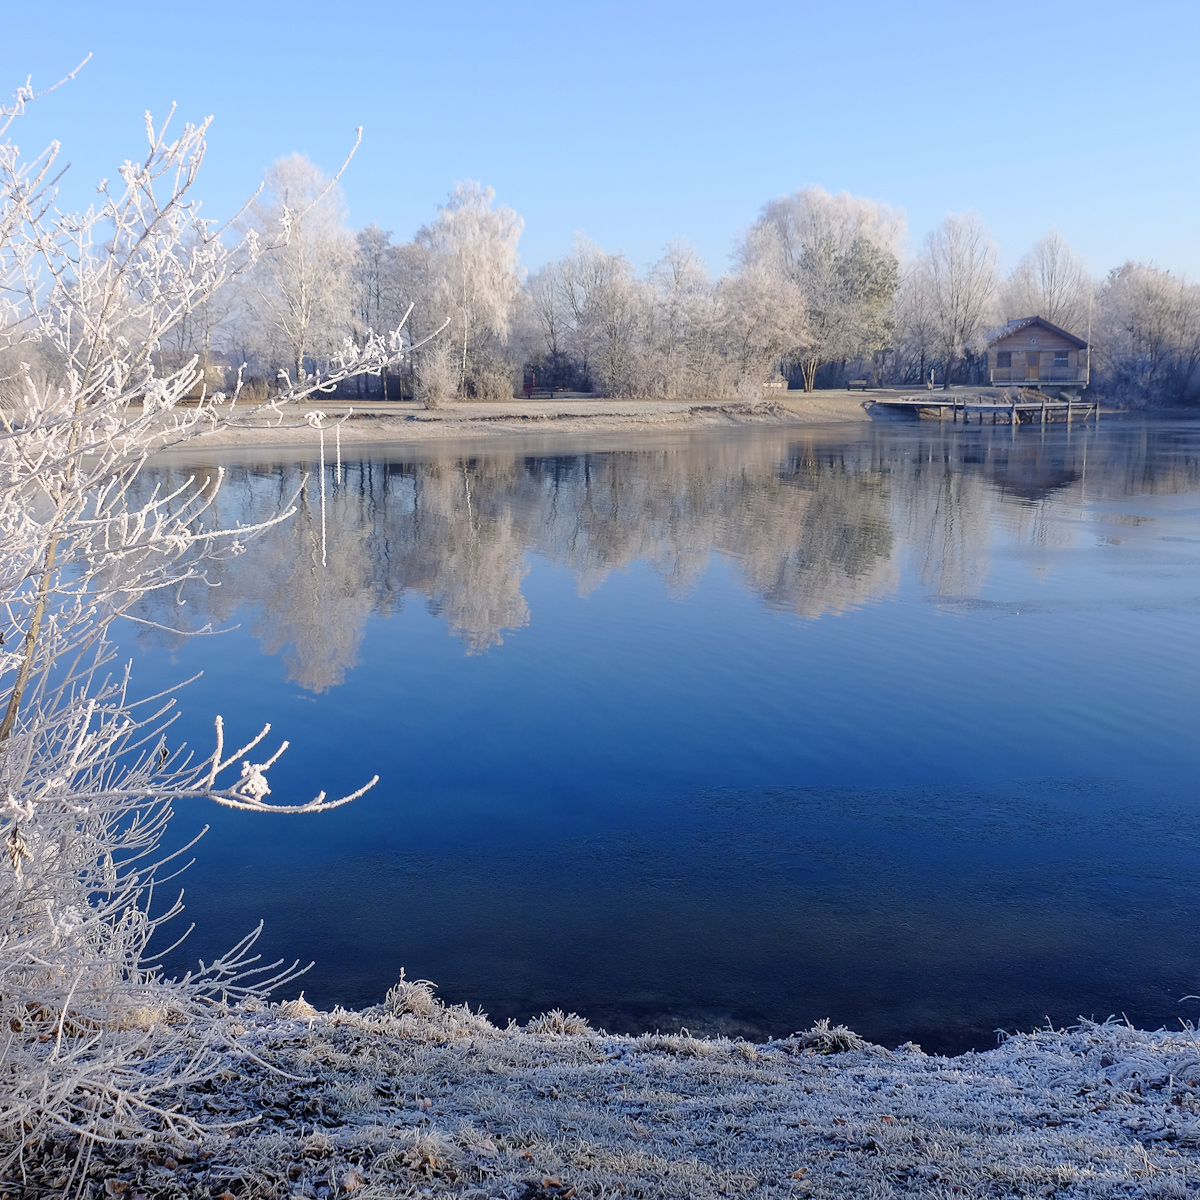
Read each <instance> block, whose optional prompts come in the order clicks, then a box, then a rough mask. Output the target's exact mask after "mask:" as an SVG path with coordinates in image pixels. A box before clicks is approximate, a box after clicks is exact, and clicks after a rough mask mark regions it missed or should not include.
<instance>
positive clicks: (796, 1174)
mask: <svg viewBox="0 0 1200 1200" xmlns="http://www.w3.org/2000/svg"><path fill="white" fill-rule="evenodd" d="M807 1174H808V1168H807V1167H801V1168H800V1170H798V1171H793V1172H792V1178H793V1179H803V1178H804V1176H805V1175H807Z"/></svg>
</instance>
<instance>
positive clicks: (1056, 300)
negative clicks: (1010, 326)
mask: <svg viewBox="0 0 1200 1200" xmlns="http://www.w3.org/2000/svg"><path fill="white" fill-rule="evenodd" d="M1093 291H1094V288H1093V284H1092V280H1091V278H1090V277H1089V275H1088V273H1087V269H1086V268H1085V267H1084V265H1083V260H1082V259H1080V258H1079V256H1078V255H1077V254H1076V253H1075V252H1074V251H1073V250H1072V249H1071V247H1070V246H1069V245H1067V243H1066V242H1065V241H1064V240H1063V239H1062V237H1061V236H1060V234H1059V232H1058V230H1057V229H1052V230H1050V232H1049V233H1048V234H1046V236H1045V237H1043V238H1042V239H1040V240H1039V241H1038V242H1037V243H1036V244H1035V245H1034V247H1033V249H1032V250H1030V251H1029V253H1028V254H1026V255H1025V256H1024V258H1022V259H1021V261H1020V262H1019V263H1018V264H1017V267H1016V270H1015V271H1013V273H1012V274H1011V275H1010V276H1009V277H1008V278H1007V279H1006V280H1005V281H1004V286H1003V287H1002V288H1001V289H1000V302H1001V307H1002V310H1003V316H1004V319H1005V320H1014V319H1017V318H1020V317H1032V316H1038V317H1045V319H1046V320H1047V321H1049V322H1050V323H1051V324H1052V325H1057V326H1058V327H1059V328H1060V329H1066V330H1067V331H1068V332H1070V333H1074V334H1076V335H1080V334H1082V333H1084V331H1085V330H1086V329H1087V323H1088V318H1089V315H1090V312H1091V308H1092V303H1093Z"/></svg>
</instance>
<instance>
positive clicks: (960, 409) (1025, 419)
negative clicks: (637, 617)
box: [870, 393, 1100, 425]
mask: <svg viewBox="0 0 1200 1200" xmlns="http://www.w3.org/2000/svg"><path fill="white" fill-rule="evenodd" d="M870 403H871V405H872V406H875V405H878V406H879V407H880V408H886V409H889V410H891V411H893V412H911V413H913V414H914V415H916V416H918V417H920V416H922V415H923V414H925V413H929V414H930V415H932V416H936V417H937V419H938V420H941V421H945V420H947V418H948V419H950V420H952V421H957V420H958V419H959V415H960V414H961V416H962V420H963V424H964V425H967V424H970V423H971V419H972V417H974V418H976V424H979V425H984V424H988V423H990V424H992V425H1021V424H1026V425H1047V424H1049V423H1051V422H1053V421H1065V422H1066V423H1067V424H1068V425H1070V424H1071V423H1072V422H1073V421H1086V420H1088V419H1089V418H1091V420H1092V421H1099V420H1100V404H1099V402H1098V401H1095V400H1077V399H1075V398H1073V397H1070V396H1064V397H1061V398H1060V397H1057V396H1047V395H1031V396H1020V395H1018V396H1016V397H1015V398H1008V397H994V396H979V395H976V396H965V395H957V396H956V395H953V394H948V395H946V396H944V397H940V398H939V397H938V396H937V394H936V393H927V394H925V395H915V396H913V395H908V396H894V397H892V396H889V397H886V398H884V397H878V396H875V397H872V398H871V401H870Z"/></svg>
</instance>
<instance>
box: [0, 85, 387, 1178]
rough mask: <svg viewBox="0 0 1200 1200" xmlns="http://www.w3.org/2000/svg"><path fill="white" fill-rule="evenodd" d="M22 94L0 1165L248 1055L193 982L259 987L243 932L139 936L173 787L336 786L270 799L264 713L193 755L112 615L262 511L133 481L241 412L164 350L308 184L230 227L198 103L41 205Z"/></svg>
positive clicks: (6, 139) (167, 582) (2, 757)
mask: <svg viewBox="0 0 1200 1200" xmlns="http://www.w3.org/2000/svg"><path fill="white" fill-rule="evenodd" d="M32 98H33V93H32V91H31V90H30V89H29V88H28V87H26V88H22V89H21V90H20V91H19V92H18V93H17V98H16V101H15V102H14V103H13V104H11V105H9V106H8V107H6V108H3V109H0V627H2V631H3V635H4V636H3V642H2V644H0V1019H2V1021H3V1025H4V1029H5V1040H4V1042H3V1044H2V1045H0V1144H2V1145H3V1147H4V1149H3V1150H0V1170H2V1169H5V1168H7V1167H8V1166H9V1165H10V1164H11V1162H12V1161H13V1158H14V1156H17V1155H19V1154H20V1148H21V1147H22V1146H23V1145H24V1144H25V1143H26V1140H27V1139H28V1138H30V1137H33V1138H39V1137H41V1136H42V1135H43V1134H44V1133H45V1132H46V1131H47V1130H49V1129H56V1130H63V1129H65V1130H69V1131H72V1132H73V1133H74V1134H75V1135H77V1136H78V1137H79V1138H80V1139H81V1140H82V1142H83V1143H84V1148H85V1149H86V1146H87V1143H89V1141H90V1142H94V1141H95V1140H96V1139H108V1140H109V1141H112V1142H116V1143H120V1142H122V1141H123V1140H128V1139H139V1140H144V1139H146V1138H150V1137H154V1136H156V1135H157V1134H164V1135H166V1134H169V1133H171V1132H175V1133H181V1134H186V1133H189V1132H190V1133H191V1134H192V1135H193V1136H194V1135H195V1134H197V1133H198V1132H199V1127H198V1126H197V1122H196V1121H195V1120H194V1119H193V1118H189V1117H187V1116H185V1115H183V1114H182V1113H181V1112H180V1111H179V1110H178V1105H177V1102H176V1101H177V1094H178V1090H179V1088H180V1087H181V1086H184V1085H187V1084H188V1083H192V1082H196V1081H198V1080H201V1079H203V1078H205V1077H206V1076H207V1075H211V1074H212V1073H213V1072H214V1071H216V1070H217V1069H220V1068H221V1067H222V1066H223V1065H224V1064H226V1063H228V1062H230V1061H232V1060H236V1058H237V1056H238V1055H239V1054H241V1053H243V1051H242V1050H241V1049H240V1048H239V1042H238V1033H237V1027H235V1026H231V1025H230V1024H229V1023H228V1022H227V1021H226V1020H224V1019H223V1018H222V1017H221V1015H220V1013H221V1009H220V1008H219V1007H218V1008H214V1007H212V1004H211V1003H209V1002H214V1003H220V1002H224V1001H236V1000H237V999H238V998H239V997H245V996H247V995H248V994H255V992H256V988H257V987H258V985H257V984H256V983H255V978H256V972H258V971H259V970H260V968H258V967H256V966H254V965H253V963H254V959H253V957H252V956H248V954H247V950H248V947H249V946H250V944H251V943H252V942H253V936H251V937H250V938H249V939H247V940H246V941H245V942H243V943H241V944H239V946H237V947H235V948H234V949H233V951H232V952H231V954H230V955H228V956H226V957H225V958H223V959H221V960H219V961H217V962H216V963H213V964H210V965H209V966H208V967H207V968H204V969H202V970H201V971H200V972H199V973H197V974H193V975H190V976H188V977H186V978H184V979H181V980H169V979H166V978H164V976H163V973H162V971H161V970H160V969H159V968H158V967H157V966H156V965H155V960H154V958H153V957H152V956H151V955H150V954H149V950H148V947H149V946H150V942H151V938H152V937H153V935H154V933H155V931H156V930H157V929H158V928H159V927H160V926H161V924H162V922H163V920H164V919H165V918H167V917H169V916H170V915H172V913H173V912H174V911H177V908H178V906H177V905H172V904H170V903H168V904H166V905H165V906H164V907H160V908H157V909H156V908H155V907H154V905H153V900H154V897H155V896H156V895H157V893H156V892H155V882H156V879H157V877H158V872H159V869H158V867H157V866H156V865H155V864H156V863H161V861H162V860H163V859H164V858H166V857H169V856H168V855H167V854H166V851H165V850H163V849H162V848H161V841H162V838H163V835H164V833H165V830H166V828H167V824H168V822H169V818H170V814H171V807H172V805H173V804H176V803H181V802H190V801H194V800H198V799H207V800H209V801H213V802H216V803H219V804H223V805H227V806H230V807H233V808H238V809H243V810H247V811H250V812H256V813H262V812H271V811H274V812H301V811H303V812H316V811H321V810H323V809H326V808H329V807H331V805H335V804H338V803H342V802H344V801H345V800H348V799H350V798H352V797H344V798H343V799H342V800H339V801H329V800H327V799H326V797H325V795H324V793H321V794H320V795H318V796H317V797H316V799H314V800H312V801H310V802H307V803H298V804H289V803H286V802H285V803H283V804H282V805H275V804H273V802H272V801H271V800H269V799H268V797H270V795H271V788H270V786H269V783H268V775H269V769H270V767H271V765H272V764H273V763H274V762H275V761H276V759H277V758H278V757H279V754H280V753H282V750H283V749H284V748H285V746H286V743H285V746H283V747H280V749H279V750H278V751H276V753H274V754H271V755H267V756H261V757H262V761H259V762H256V761H254V760H255V759H257V758H260V754H259V753H257V752H256V747H257V746H258V745H259V744H260V743H261V741H262V740H263V738H264V737H265V735H266V733H267V729H263V730H262V731H261V732H260V733H259V734H258V735H257V736H252V737H248V738H246V739H245V740H244V744H243V745H241V747H240V748H236V749H234V750H233V752H232V753H231V752H230V747H229V746H227V745H226V743H225V740H224V732H223V728H222V725H221V722H220V719H219V718H218V719H217V725H216V737H215V745H214V748H213V750H212V752H211V754H208V755H205V756H203V757H200V758H197V757H194V756H191V755H186V754H182V753H180V752H178V751H177V750H176V748H174V747H173V746H172V744H171V741H170V730H169V725H170V722H171V709H172V707H173V705H174V699H173V697H171V696H169V695H168V696H159V697H155V698H150V699H143V700H140V701H139V700H138V698H137V697H136V694H135V690H134V684H133V682H132V681H131V679H130V676H129V672H128V669H124V670H123V669H121V668H119V667H114V666H113V665H112V664H111V657H112V651H111V643H110V642H109V637H108V635H109V629H110V627H111V626H112V624H113V622H115V621H117V620H120V619H122V618H125V617H133V616H134V615H135V614H134V611H133V610H134V608H135V607H136V606H137V605H138V604H139V602H140V601H141V600H142V599H144V598H145V597H147V596H149V595H152V594H154V593H156V592H160V591H163V590H165V589H177V588H179V587H181V586H183V585H184V584H185V583H187V582H188V581H200V580H202V579H203V578H204V574H205V564H206V563H211V562H212V561H213V560H214V559H218V560H219V559H221V558H223V557H228V556H233V555H237V554H238V553H240V551H241V550H242V548H243V546H244V545H245V542H246V541H247V539H248V538H250V537H252V536H253V535H254V534H255V532H256V528H260V527H261V526H262V524H263V522H262V521H260V522H258V523H256V525H248V526H237V525H234V526H232V527H227V528H224V529H220V528H218V526H217V524H216V522H215V521H214V520H213V519H212V505H213V501H214V498H215V496H216V495H217V492H218V490H219V485H220V478H221V474H220V472H212V473H210V474H208V475H207V477H203V478H195V477H189V478H187V479H184V480H182V481H180V482H179V483H178V485H177V486H175V487H172V488H157V489H155V488H151V489H142V488H140V486H139V480H140V477H141V472H142V468H143V465H144V463H145V461H146V458H147V456H148V455H149V454H150V452H151V451H153V450H155V449H157V448H160V447H164V446H166V447H169V446H178V445H181V444H183V443H185V442H186V441H187V440H188V439H189V438H191V437H193V436H195V435H196V434H198V433H200V432H205V431H208V430H211V429H213V428H220V427H222V426H228V425H231V424H236V423H237V422H238V421H239V420H241V419H242V418H243V410H244V409H245V408H247V407H248V406H247V404H246V397H245V395H244V393H243V391H242V388H241V384H240V380H238V379H235V380H234V381H233V386H232V387H231V389H230V390H229V391H228V392H215V393H214V392H212V391H209V390H206V389H205V387H204V375H203V367H202V364H201V362H200V360H199V358H198V357H193V358H190V359H188V360H187V361H185V362H181V363H180V362H174V361H171V360H170V359H168V360H166V362H165V363H164V358H163V356H162V354H161V353H160V351H161V348H162V347H163V346H164V345H165V344H168V343H169V342H170V339H171V338H172V337H173V336H175V334H176V333H177V331H178V330H179V329H180V326H181V325H182V324H184V323H185V322H186V321H187V320H188V319H190V318H191V317H192V316H194V314H196V312H197V310H198V309H200V308H201V307H202V306H204V305H207V304H211V303H212V302H213V300H214V298H215V297H218V296H219V295H220V294H221V293H222V291H223V290H224V289H226V288H227V287H228V286H229V284H230V281H231V280H232V279H233V278H235V277H236V276H242V275H246V274H247V273H249V272H252V271H254V270H255V269H256V266H257V264H258V263H261V262H262V261H263V260H264V259H265V258H267V257H268V256H272V257H271V261H273V262H275V263H278V262H281V261H284V260H285V259H286V254H285V251H286V250H287V247H288V245H289V238H290V237H291V236H292V235H293V234H295V233H296V231H297V230H298V229H299V230H303V229H305V228H309V229H311V228H312V222H311V221H310V220H309V218H310V216H311V213H310V210H309V209H307V208H305V207H304V204H305V203H307V202H308V201H307V200H303V199H301V200H300V202H299V203H297V199H298V198H297V197H296V196H294V195H292V196H291V198H290V200H289V201H288V202H287V203H286V205H285V207H284V208H282V209H281V210H280V213H279V219H278V220H277V221H276V223H275V224H273V225H272V224H271V223H270V222H269V221H268V220H266V219H265V218H263V219H260V221H259V222H258V224H257V227H256V228H254V229H250V230H249V231H247V232H245V233H244V234H241V235H238V234H237V233H236V231H235V229H234V227H232V226H224V227H221V226H217V225H215V224H214V223H212V222H210V221H207V220H205V219H204V218H203V217H202V216H201V214H200V210H199V206H198V204H197V203H196V201H195V198H194V196H193V188H194V185H195V181H196V177H197V173H198V171H199V169H200V165H201V162H202V159H203V156H204V146H205V135H206V131H207V123H205V124H202V125H200V126H191V125H188V126H184V127H183V128H182V129H180V130H177V131H175V132H173V133H172V132H169V128H170V127H169V124H164V125H162V126H155V125H154V124H152V123H151V122H150V120H149V118H147V124H146V132H147V137H148V145H147V148H146V151H145V153H144V155H143V157H141V158H140V159H138V160H130V161H126V162H125V163H124V164H122V166H121V167H120V169H119V172H118V176H117V181H116V182H114V183H108V182H105V183H103V184H101V185H100V188H99V189H98V195H97V199H96V200H95V201H94V203H93V205H92V206H91V207H90V208H89V209H87V210H86V211H84V212H81V213H63V214H60V213H59V211H58V209H57V207H56V197H55V194H54V190H53V180H54V179H55V178H56V173H57V171H58V166H57V162H56V159H57V153H58V147H57V144H54V145H52V146H51V147H50V148H49V149H48V150H47V151H46V152H45V153H44V154H43V155H41V156H40V157H37V158H35V159H33V160H27V159H24V158H22V156H21V154H20V153H19V151H18V149H17V147H16V145H15V144H14V142H13V141H12V139H11V137H10V136H9V132H10V130H11V127H12V123H13V122H14V121H15V120H16V119H17V118H18V117H19V116H20V115H21V114H22V113H23V111H24V109H25V108H26V106H27V105H28V103H29V102H30V100H31V99H32ZM277 178H280V177H279V176H277ZM307 195H308V199H310V200H312V202H313V203H314V204H317V205H319V203H320V199H319V195H318V196H313V194H312V193H311V192H310V193H308V194H307ZM318 223H319V222H318ZM399 353H400V343H399V340H398V334H395V333H394V334H393V335H390V336H389V337H388V338H387V339H384V338H380V337H372V338H370V339H368V340H367V341H366V342H365V343H364V344H363V345H362V346H360V347H354V346H352V345H349V344H346V345H344V346H343V347H342V349H341V351H340V352H336V353H335V352H333V351H332V349H331V350H330V353H329V362H328V366H327V367H319V368H318V369H317V370H316V373H313V372H312V371H308V372H306V374H305V377H304V381H303V382H300V379H299V374H298V373H297V377H296V379H295V380H293V381H292V382H291V383H290V384H288V385H287V386H286V387H284V388H282V389H277V390H276V391H275V392H274V394H273V395H272V396H271V402H272V406H271V408H270V409H268V410H263V409H253V408H252V406H249V407H251V408H252V411H251V413H249V414H247V415H250V416H252V417H255V418H256V419H262V418H263V417H264V416H265V415H267V414H268V413H270V414H273V415H274V417H275V419H277V420H280V421H282V420H284V419H285V417H284V412H283V410H282V409H281V408H280V405H282V404H284V403H285V402H287V401H290V400H295V399H299V398H302V397H304V396H307V395H311V394H312V393H313V392H314V391H315V390H317V389H319V388H322V387H325V386H329V385H336V384H337V383H338V382H340V381H342V380H344V379H346V378H348V377H350V376H352V375H355V374H358V373H360V372H363V371H370V372H377V371H379V370H380V369H382V368H383V367H385V366H386V365H388V364H389V363H390V362H393V361H395V360H396V358H397V356H398V354H399ZM307 356H308V352H307V350H303V349H298V350H297V354H296V357H297V360H298V361H299V360H302V359H304V358H306V357H307ZM185 396H191V397H194V398H195V402H194V403H192V404H190V405H189V406H187V407H182V406H181V405H180V403H179V402H180V400H181V399H183V398H184V397H185ZM283 516H286V509H285V512H284V513H276V514H273V515H271V516H269V517H267V518H266V519H265V521H266V523H267V524H269V523H270V522H271V521H273V520H276V519H280V518H281V517H283ZM268 728H269V727H268ZM241 740H242V739H239V741H241ZM235 746H236V743H235ZM355 794H358V793H355ZM265 974H266V976H267V977H269V976H270V975H271V970H270V969H267V970H266V973H265ZM260 978H261V977H260Z"/></svg>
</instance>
